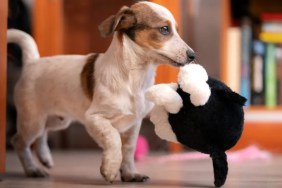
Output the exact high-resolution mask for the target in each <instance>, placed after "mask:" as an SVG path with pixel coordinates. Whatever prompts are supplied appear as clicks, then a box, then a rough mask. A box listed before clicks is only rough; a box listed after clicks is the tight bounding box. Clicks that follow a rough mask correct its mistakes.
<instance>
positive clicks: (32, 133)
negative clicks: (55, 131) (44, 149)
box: [12, 112, 48, 177]
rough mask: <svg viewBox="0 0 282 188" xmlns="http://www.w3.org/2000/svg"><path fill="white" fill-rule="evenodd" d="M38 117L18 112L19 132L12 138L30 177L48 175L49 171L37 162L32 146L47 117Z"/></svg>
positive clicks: (41, 131) (40, 132)
mask: <svg viewBox="0 0 282 188" xmlns="http://www.w3.org/2000/svg"><path fill="white" fill-rule="evenodd" d="M23 117H24V118H23ZM36 119H37V120H35V118H34V116H32V118H31V117H30V116H29V117H27V116H22V114H21V113H20V112H19V113H18V125H17V126H18V132H17V133H16V135H15V136H14V137H13V138H12V144H13V146H14V149H15V150H16V152H17V154H18V157H19V159H20V161H21V163H22V165H23V168H24V170H25V173H26V175H27V176H28V177H46V176H48V173H47V172H45V171H44V170H43V169H41V168H39V167H38V165H37V164H36V163H35V161H34V159H33V156H32V151H31V148H30V146H31V144H32V143H33V142H34V141H35V140H36V139H37V138H38V137H39V136H40V135H41V134H42V133H43V130H44V124H45V122H44V119H45V118H42V119H38V118H36Z"/></svg>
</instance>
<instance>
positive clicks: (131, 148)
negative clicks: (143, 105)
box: [120, 120, 149, 182]
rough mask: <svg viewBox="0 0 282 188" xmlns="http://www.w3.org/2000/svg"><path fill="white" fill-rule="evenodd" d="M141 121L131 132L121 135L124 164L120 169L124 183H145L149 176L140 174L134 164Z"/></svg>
mask: <svg viewBox="0 0 282 188" xmlns="http://www.w3.org/2000/svg"><path fill="white" fill-rule="evenodd" d="M141 122H142V121H141V120H140V121H138V123H136V124H135V125H133V126H132V127H131V128H130V129H129V130H127V131H126V132H124V133H121V139H122V163H121V168H120V176H121V180H122V181H124V182H145V181H147V180H148V179H149V177H148V176H146V175H143V174H139V173H138V172H137V170H136V167H135V163H134V152H135V148H136V141H137V137H138V134H139V130H140V126H141Z"/></svg>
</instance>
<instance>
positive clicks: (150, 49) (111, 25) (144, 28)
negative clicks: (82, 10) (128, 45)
mask: <svg viewBox="0 0 282 188" xmlns="http://www.w3.org/2000/svg"><path fill="white" fill-rule="evenodd" d="M99 31H100V33H101V34H102V36H109V35H111V34H112V33H114V32H115V31H117V32H119V33H120V34H123V35H126V36H127V37H128V38H130V40H132V41H134V42H135V43H136V44H137V45H139V46H140V47H141V48H143V49H144V50H145V51H146V55H147V56H149V57H150V58H153V59H154V60H155V61H156V62H157V63H168V64H170V65H173V66H182V65H185V64H187V63H190V62H192V61H193V60H194V58H195V54H194V51H193V50H192V49H191V48H190V47H189V46H188V45H187V44H186V43H185V42H184V41H183V40H182V39H181V38H180V36H179V34H178V33H177V24H176V21H175V19H174V17H173V15H172V14H171V13H170V12H169V10H167V9H166V8H165V7H163V6H160V5H158V4H155V3H151V2H138V3H136V4H133V5H132V6H131V7H126V6H124V7H122V8H121V9H120V10H119V12H118V13H117V14H116V15H113V16H111V17H109V18H107V19H106V20H105V21H103V22H102V24H101V25H100V26H99Z"/></svg>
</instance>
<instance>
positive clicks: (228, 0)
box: [220, 0, 282, 152]
mask: <svg viewBox="0 0 282 188" xmlns="http://www.w3.org/2000/svg"><path fill="white" fill-rule="evenodd" d="M236 1H237V2H235V0H221V19H222V20H221V23H222V24H221V36H222V39H221V43H220V46H221V49H220V52H221V54H220V60H221V62H220V67H221V70H220V77H221V80H223V81H224V82H225V83H227V84H228V85H232V84H233V83H231V82H233V80H232V77H231V78H230V74H229V72H228V71H230V70H232V69H233V71H234V67H231V66H233V65H231V64H230V63H228V60H230V58H229V56H228V55H229V53H230V52H229V51H228V45H230V40H231V38H229V32H230V28H233V27H234V25H235V26H239V27H240V26H241V23H242V22H240V21H241V20H240V19H241V18H243V17H244V16H249V17H251V19H252V21H253V22H254V23H252V35H253V36H252V38H259V33H260V32H262V31H260V30H259V29H260V25H261V24H262V23H263V22H262V20H260V18H261V17H260V15H262V14H263V13H265V12H267V13H278V12H279V13H280V14H281V13H282V2H281V1H279V0H269V1H263V0H248V1H242V0H236ZM238 4H239V5H238ZM240 4H241V5H240ZM241 34H242V33H241ZM241 37H242V36H241ZM241 42H243V41H241ZM251 58H252V57H251ZM279 71H280V72H278V74H282V72H281V70H279ZM249 73H250V72H249ZM237 74H238V73H237ZM235 76H236V75H235ZM264 76H265V77H266V75H264ZM237 77H238V75H237ZM240 77H241V75H240V76H239V78H240ZM233 78H234V77H233ZM264 79H265V78H264ZM281 81H282V80H281ZM265 82H266V81H265ZM251 84H252V83H250V85H251ZM266 84H267V83H264V86H265V85H266ZM235 85H236V84H235ZM280 89H281V88H280ZM277 91H278V89H277ZM276 94H277V93H276ZM265 100H266V98H265ZM281 133H282V105H281V103H280V104H277V105H268V106H267V105H265V104H259V105H254V104H250V106H249V107H247V108H245V130H244V132H243V136H242V138H241V140H240V141H239V143H238V144H237V146H236V147H235V149H239V148H242V147H246V146H248V145H250V144H255V145H258V146H260V147H262V148H264V149H269V150H271V151H274V152H282V147H281V144H282V137H281Z"/></svg>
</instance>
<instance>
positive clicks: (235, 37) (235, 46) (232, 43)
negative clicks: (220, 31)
mask: <svg viewBox="0 0 282 188" xmlns="http://www.w3.org/2000/svg"><path fill="white" fill-rule="evenodd" d="M227 37H228V38H227V39H228V40H227V41H228V43H227V70H226V71H227V73H226V75H227V78H226V79H227V80H226V81H227V83H228V86H229V87H230V88H231V89H232V90H233V91H236V92H239V91H240V79H241V29H240V28H239V27H230V28H228V31H227Z"/></svg>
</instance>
